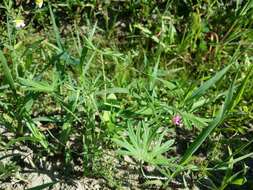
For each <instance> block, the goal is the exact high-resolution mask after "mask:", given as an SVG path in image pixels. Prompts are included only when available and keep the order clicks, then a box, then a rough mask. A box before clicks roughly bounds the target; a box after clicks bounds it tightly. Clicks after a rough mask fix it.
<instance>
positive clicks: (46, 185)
mask: <svg viewBox="0 0 253 190" xmlns="http://www.w3.org/2000/svg"><path fill="white" fill-rule="evenodd" d="M56 183H58V181H55V182H50V183H46V184H42V185H39V186H36V187H32V188H29V189H26V190H42V189H45V188H47V187H51V186H53V185H54V184H56Z"/></svg>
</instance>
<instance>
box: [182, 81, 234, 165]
mask: <svg viewBox="0 0 253 190" xmlns="http://www.w3.org/2000/svg"><path fill="white" fill-rule="evenodd" d="M235 79H236V77H235ZM235 79H234V81H235ZM233 90H234V82H233V83H232V84H231V86H230V88H229V90H228V93H227V95H226V99H225V103H224V105H223V106H222V107H221V109H220V110H219V112H218V113H217V115H216V117H215V119H214V120H213V121H212V122H211V123H210V124H209V125H208V126H207V127H206V128H204V129H203V130H202V132H201V133H200V134H199V136H198V137H197V138H196V140H195V141H194V142H193V143H192V144H191V145H190V147H189V148H188V149H187V150H186V152H185V154H184V155H183V157H182V159H181V160H180V164H182V165H183V164H186V163H187V162H188V161H189V159H190V158H191V156H192V155H193V154H194V153H195V152H196V151H197V150H198V148H199V147H200V146H201V145H202V143H203V142H204V141H205V140H206V138H207V137H208V136H209V135H210V134H211V132H212V131H213V130H214V129H215V128H216V127H218V126H219V125H220V124H221V123H222V122H223V120H224V119H225V114H226V113H227V112H228V111H229V108H231V106H230V105H231V101H232V99H233V98H232V97H233Z"/></svg>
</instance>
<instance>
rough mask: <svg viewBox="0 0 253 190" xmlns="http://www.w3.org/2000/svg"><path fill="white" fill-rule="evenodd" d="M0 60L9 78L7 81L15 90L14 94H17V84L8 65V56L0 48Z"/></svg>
mask: <svg viewBox="0 0 253 190" xmlns="http://www.w3.org/2000/svg"><path fill="white" fill-rule="evenodd" d="M0 61H1V63H2V66H3V71H4V75H5V77H6V79H7V82H8V83H9V85H10V87H11V89H12V91H13V92H14V94H16V88H15V84H14V80H13V77H12V74H11V71H10V68H9V67H8V64H7V61H6V58H5V56H4V54H3V52H2V51H1V50H0Z"/></svg>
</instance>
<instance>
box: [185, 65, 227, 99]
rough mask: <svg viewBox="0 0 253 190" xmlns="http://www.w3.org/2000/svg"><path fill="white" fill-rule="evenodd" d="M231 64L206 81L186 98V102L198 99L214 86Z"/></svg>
mask: <svg viewBox="0 0 253 190" xmlns="http://www.w3.org/2000/svg"><path fill="white" fill-rule="evenodd" d="M230 67H231V64H230V65H228V66H227V67H225V68H223V69H222V70H221V71H219V72H218V73H216V74H215V76H213V77H212V78H211V79H209V80H208V81H206V82H204V84H202V85H201V86H200V87H199V88H198V89H197V90H195V91H194V92H193V93H192V95H191V96H189V97H188V98H186V100H185V102H189V101H191V100H192V99H197V98H199V97H201V96H202V95H203V94H204V93H205V92H206V91H207V90H208V89H209V88H210V87H211V86H213V85H214V84H215V83H216V82H217V81H219V80H220V79H221V78H222V77H223V76H224V75H225V74H226V73H227V72H228V70H229V69H230Z"/></svg>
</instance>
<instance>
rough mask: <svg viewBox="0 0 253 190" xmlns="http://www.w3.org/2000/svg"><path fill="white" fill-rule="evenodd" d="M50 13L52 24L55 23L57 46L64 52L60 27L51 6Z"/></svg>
mask: <svg viewBox="0 0 253 190" xmlns="http://www.w3.org/2000/svg"><path fill="white" fill-rule="evenodd" d="M49 11H50V16H51V20H52V23H53V29H54V34H55V38H56V43H57V46H58V48H60V49H61V50H62V51H63V46H62V43H61V36H60V32H59V30H58V27H57V25H56V22H55V17H54V13H53V11H52V7H51V5H50V4H49Z"/></svg>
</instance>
